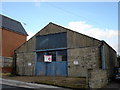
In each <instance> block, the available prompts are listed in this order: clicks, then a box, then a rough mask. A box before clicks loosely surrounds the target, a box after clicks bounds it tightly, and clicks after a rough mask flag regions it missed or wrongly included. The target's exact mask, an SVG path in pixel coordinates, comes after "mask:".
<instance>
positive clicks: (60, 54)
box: [37, 50, 67, 62]
mask: <svg viewBox="0 0 120 90" xmlns="http://www.w3.org/2000/svg"><path fill="white" fill-rule="evenodd" d="M44 55H51V56H52V62H54V61H67V50H59V51H45V52H38V53H37V61H38V62H44Z"/></svg>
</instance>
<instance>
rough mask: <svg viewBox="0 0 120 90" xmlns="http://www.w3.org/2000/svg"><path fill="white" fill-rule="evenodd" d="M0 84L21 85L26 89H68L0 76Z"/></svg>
mask: <svg viewBox="0 0 120 90" xmlns="http://www.w3.org/2000/svg"><path fill="white" fill-rule="evenodd" d="M0 84H2V85H9V86H14V87H22V88H28V89H33V90H34V89H40V88H42V89H52V90H54V89H55V90H56V89H57V90H70V89H66V88H62V87H56V86H51V85H43V84H35V83H27V82H22V81H16V80H9V79H3V78H0Z"/></svg>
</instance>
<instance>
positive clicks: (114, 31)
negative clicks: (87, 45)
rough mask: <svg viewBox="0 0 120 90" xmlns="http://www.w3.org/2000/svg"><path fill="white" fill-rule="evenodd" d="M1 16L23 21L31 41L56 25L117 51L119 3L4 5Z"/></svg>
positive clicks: (23, 3) (10, 3) (31, 3)
mask: <svg viewBox="0 0 120 90" xmlns="http://www.w3.org/2000/svg"><path fill="white" fill-rule="evenodd" d="M1 13H2V14H3V15H6V16H8V17H11V18H13V19H15V20H18V21H20V22H21V23H22V24H23V26H24V28H25V29H26V31H27V32H28V34H29V37H28V39H29V38H30V37H31V36H33V35H34V34H35V33H37V32H38V31H39V30H40V29H42V28H43V27H44V26H45V25H47V24H48V23H49V22H53V23H56V24H58V25H61V26H64V27H67V28H70V29H72V30H74V31H77V32H80V33H83V34H86V35H89V36H91V37H94V38H97V39H99V40H104V41H106V42H107V43H108V44H109V45H110V46H112V47H113V48H114V49H115V50H116V51H118V3H117V2H2V11H1Z"/></svg>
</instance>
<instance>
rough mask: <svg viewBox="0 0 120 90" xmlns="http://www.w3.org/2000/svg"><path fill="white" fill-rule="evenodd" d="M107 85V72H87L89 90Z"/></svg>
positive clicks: (98, 70)
mask: <svg viewBox="0 0 120 90" xmlns="http://www.w3.org/2000/svg"><path fill="white" fill-rule="evenodd" d="M107 83H108V76H107V71H106V70H102V69H94V70H91V71H89V72H88V85H89V87H90V88H101V87H104V86H105V85H106V84H107Z"/></svg>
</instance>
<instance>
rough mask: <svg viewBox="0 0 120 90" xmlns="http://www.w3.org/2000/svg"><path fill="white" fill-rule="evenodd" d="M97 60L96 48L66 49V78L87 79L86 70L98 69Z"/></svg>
mask: <svg viewBox="0 0 120 90" xmlns="http://www.w3.org/2000/svg"><path fill="white" fill-rule="evenodd" d="M99 59H100V55H99V48H97V47H88V48H87V47H86V48H76V49H68V76H74V77H87V75H88V69H95V68H99V66H100V60H99ZM77 62H78V64H75V63H77Z"/></svg>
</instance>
